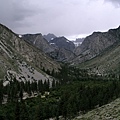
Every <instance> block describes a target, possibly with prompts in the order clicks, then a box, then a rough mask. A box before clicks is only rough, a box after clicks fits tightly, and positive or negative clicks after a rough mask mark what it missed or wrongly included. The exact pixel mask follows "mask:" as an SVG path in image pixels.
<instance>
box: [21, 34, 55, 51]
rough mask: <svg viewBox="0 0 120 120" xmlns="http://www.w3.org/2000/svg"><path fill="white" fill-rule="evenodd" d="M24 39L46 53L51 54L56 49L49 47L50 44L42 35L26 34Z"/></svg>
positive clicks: (23, 36)
mask: <svg viewBox="0 0 120 120" xmlns="http://www.w3.org/2000/svg"><path fill="white" fill-rule="evenodd" d="M22 38H23V39H24V40H25V41H27V42H29V43H30V44H32V45H34V46H35V47H37V48H38V49H40V50H42V51H43V52H45V53H50V52H52V51H54V49H53V48H52V47H51V46H50V45H49V42H48V41H47V40H46V39H45V38H44V37H43V36H42V34H40V33H39V34H25V35H22Z"/></svg>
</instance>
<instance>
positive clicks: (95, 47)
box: [74, 27, 120, 63]
mask: <svg viewBox="0 0 120 120" xmlns="http://www.w3.org/2000/svg"><path fill="white" fill-rule="evenodd" d="M119 38H120V27H119V28H117V29H111V30H109V31H108V32H104V33H102V32H94V33H93V34H92V35H90V36H88V37H86V38H85V40H84V41H83V43H82V44H81V45H80V46H78V47H77V48H76V49H75V51H74V52H75V54H76V55H77V56H78V57H76V58H75V59H74V63H81V62H85V61H86V60H90V59H92V58H94V57H96V56H97V55H99V54H100V53H102V52H103V51H104V50H106V49H107V48H109V47H110V46H111V45H113V44H114V43H115V42H117V41H119Z"/></svg>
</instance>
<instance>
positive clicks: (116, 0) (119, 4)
mask: <svg viewBox="0 0 120 120" xmlns="http://www.w3.org/2000/svg"><path fill="white" fill-rule="evenodd" d="M105 2H111V3H112V4H113V5H115V6H116V7H120V0H105Z"/></svg>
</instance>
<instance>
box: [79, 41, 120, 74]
mask: <svg viewBox="0 0 120 120" xmlns="http://www.w3.org/2000/svg"><path fill="white" fill-rule="evenodd" d="M79 67H80V68H84V69H88V70H89V72H92V73H98V74H108V73H109V74H116V73H117V74H119V71H120V42H119V41H118V42H116V43H114V44H113V45H112V46H110V47H109V48H108V49H107V50H105V51H104V52H102V53H101V54H99V55H98V56H96V57H95V58H93V59H91V60H89V61H86V62H84V63H82V64H80V65H79Z"/></svg>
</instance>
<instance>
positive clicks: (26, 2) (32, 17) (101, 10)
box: [0, 0, 120, 39]
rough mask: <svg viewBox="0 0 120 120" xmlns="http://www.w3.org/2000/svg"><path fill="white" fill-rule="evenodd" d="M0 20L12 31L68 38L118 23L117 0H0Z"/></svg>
mask: <svg viewBox="0 0 120 120" xmlns="http://www.w3.org/2000/svg"><path fill="white" fill-rule="evenodd" d="M0 23H2V24H4V25H6V26H8V27H9V28H10V29H12V30H13V31H14V32H16V33H19V34H25V33H42V34H47V33H54V34H55V35H57V36H67V37H68V38H70V39H74V38H75V37H82V36H85V35H88V34H91V33H92V32H94V31H107V30H108V29H110V28H116V27H118V26H119V25H120V0H0Z"/></svg>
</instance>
